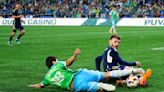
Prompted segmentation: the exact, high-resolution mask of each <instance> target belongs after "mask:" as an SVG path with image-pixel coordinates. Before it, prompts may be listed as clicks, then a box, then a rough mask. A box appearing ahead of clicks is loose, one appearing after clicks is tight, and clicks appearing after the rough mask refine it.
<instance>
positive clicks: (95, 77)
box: [29, 48, 140, 92]
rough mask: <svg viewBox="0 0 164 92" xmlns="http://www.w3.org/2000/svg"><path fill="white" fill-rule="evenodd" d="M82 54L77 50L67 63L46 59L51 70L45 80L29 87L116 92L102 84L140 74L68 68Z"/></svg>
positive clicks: (114, 88)
mask: <svg viewBox="0 0 164 92" xmlns="http://www.w3.org/2000/svg"><path fill="white" fill-rule="evenodd" d="M79 53H80V49H78V48H77V49H76V50H75V51H74V54H73V56H72V57H70V58H69V59H67V60H66V61H59V60H57V59H56V58H55V57H53V56H49V57H47V59H46V66H47V67H48V68H49V71H48V73H47V74H46V76H45V78H44V79H43V80H42V81H41V82H40V83H38V84H33V85H29V87H34V88H43V87H45V86H48V85H54V86H58V87H61V88H63V89H67V90H72V91H74V92H78V91H91V92H96V91H101V90H106V91H114V90H116V87H115V86H114V85H111V84H106V83H102V82H99V81H103V80H106V79H109V78H117V77H122V76H126V75H129V74H132V73H139V72H140V71H139V70H133V71H132V70H116V71H110V72H99V71H93V70H87V69H79V70H77V71H74V70H71V69H69V68H68V66H70V65H71V64H72V63H73V62H74V61H75V59H76V57H77V55H78V54H79Z"/></svg>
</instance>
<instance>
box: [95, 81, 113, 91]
mask: <svg viewBox="0 0 164 92" xmlns="http://www.w3.org/2000/svg"><path fill="white" fill-rule="evenodd" d="M98 87H99V88H100V89H103V90H106V91H115V90H116V86H114V85H111V84H106V83H98Z"/></svg>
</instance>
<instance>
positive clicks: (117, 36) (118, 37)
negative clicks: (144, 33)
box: [110, 34, 121, 40]
mask: <svg viewBox="0 0 164 92" xmlns="http://www.w3.org/2000/svg"><path fill="white" fill-rule="evenodd" d="M113 38H117V39H118V40H121V37H120V36H119V35H116V34H114V35H112V36H111V37H110V40H111V39H113Z"/></svg>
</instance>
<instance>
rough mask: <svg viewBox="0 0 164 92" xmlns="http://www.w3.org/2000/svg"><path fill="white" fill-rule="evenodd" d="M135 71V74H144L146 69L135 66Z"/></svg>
mask: <svg viewBox="0 0 164 92" xmlns="http://www.w3.org/2000/svg"><path fill="white" fill-rule="evenodd" d="M133 73H135V74H144V73H145V71H144V70H143V69H142V68H134V69H133Z"/></svg>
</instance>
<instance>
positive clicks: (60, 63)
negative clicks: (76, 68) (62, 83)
mask: <svg viewBox="0 0 164 92" xmlns="http://www.w3.org/2000/svg"><path fill="white" fill-rule="evenodd" d="M56 67H57V68H58V69H65V68H67V67H66V61H57V63H56Z"/></svg>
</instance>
